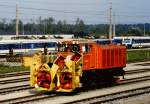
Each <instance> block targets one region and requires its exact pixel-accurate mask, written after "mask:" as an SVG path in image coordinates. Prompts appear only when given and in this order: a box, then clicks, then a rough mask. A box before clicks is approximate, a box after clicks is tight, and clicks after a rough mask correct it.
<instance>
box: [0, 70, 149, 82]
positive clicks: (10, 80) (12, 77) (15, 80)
mask: <svg viewBox="0 0 150 104" xmlns="http://www.w3.org/2000/svg"><path fill="white" fill-rule="evenodd" d="M149 71H150V68H146V69H138V70H129V71H126V75H129V74H136V73H144V72H149ZM7 75H11V76H9V77H8V76H7ZM25 75H29V72H25V73H24V72H21V73H20V72H19V73H13V74H11V73H10V74H6V75H4V76H7V77H8V78H7V79H6V80H1V81H0V84H8V83H16V82H23V81H28V80H29V76H27V77H23V78H17V76H25ZM14 77H16V78H14ZM4 78H5V77H4Z"/></svg>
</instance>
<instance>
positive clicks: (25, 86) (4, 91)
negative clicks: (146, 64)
mask: <svg viewBox="0 0 150 104" xmlns="http://www.w3.org/2000/svg"><path fill="white" fill-rule="evenodd" d="M148 71H150V69H140V70H131V71H127V72H126V74H127V75H128V74H135V73H141V72H142V73H143V72H148ZM28 80H29V77H26V78H20V79H14V80H11V79H10V80H5V81H0V84H8V83H19V82H23V81H28ZM134 80H135V82H136V81H137V80H139V81H144V80H150V76H144V77H138V78H131V79H125V80H123V81H122V82H121V83H127V82H128V83H130V82H131V83H133V82H134ZM14 85H15V84H14ZM29 89H33V87H31V86H30V85H29V84H23V85H17V86H11V87H5V88H0V94H8V93H12V92H15V91H22V90H29Z"/></svg>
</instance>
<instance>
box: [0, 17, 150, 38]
mask: <svg viewBox="0 0 150 104" xmlns="http://www.w3.org/2000/svg"><path fill="white" fill-rule="evenodd" d="M15 30H16V20H15V19H13V20H11V21H10V22H6V21H5V20H1V21H0V35H12V34H15ZM108 30H109V25H108V24H91V25H88V24H85V23H84V21H83V20H82V19H80V18H77V19H76V21H75V24H69V23H67V21H66V20H59V21H57V22H56V21H55V19H54V18H52V17H49V18H45V19H42V18H41V17H39V18H38V20H37V21H30V22H27V23H23V22H22V21H21V20H19V34H25V35H31V34H75V35H76V36H77V37H84V36H93V37H96V38H99V37H100V36H107V35H108ZM144 34H145V35H150V24H149V23H145V24H117V25H116V36H121V35H135V36H143V35H144Z"/></svg>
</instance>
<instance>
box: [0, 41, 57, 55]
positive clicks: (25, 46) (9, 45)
mask: <svg viewBox="0 0 150 104" xmlns="http://www.w3.org/2000/svg"><path fill="white" fill-rule="evenodd" d="M57 41H58V40H54V39H35V40H1V41H0V54H9V53H10V54H11V53H12V52H14V53H16V54H17V53H19V54H20V53H24V52H29V51H31V50H32V51H33V50H43V49H44V48H47V49H48V50H52V49H54V48H55V47H56V43H57Z"/></svg>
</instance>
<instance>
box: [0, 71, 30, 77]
mask: <svg viewBox="0 0 150 104" xmlns="http://www.w3.org/2000/svg"><path fill="white" fill-rule="evenodd" d="M29 73H30V72H29V71H22V72H14V73H7V74H0V78H6V77H16V76H23V75H29Z"/></svg>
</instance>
